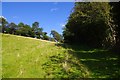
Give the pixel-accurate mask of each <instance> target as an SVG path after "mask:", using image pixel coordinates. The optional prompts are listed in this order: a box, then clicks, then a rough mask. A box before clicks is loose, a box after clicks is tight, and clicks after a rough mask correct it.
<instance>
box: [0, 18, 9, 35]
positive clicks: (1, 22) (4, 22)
mask: <svg viewBox="0 0 120 80" xmlns="http://www.w3.org/2000/svg"><path fill="white" fill-rule="evenodd" d="M7 24H8V22H7V20H6V19H5V18H4V17H3V16H0V26H1V27H2V28H1V29H2V33H4V32H5V29H6V26H7Z"/></svg>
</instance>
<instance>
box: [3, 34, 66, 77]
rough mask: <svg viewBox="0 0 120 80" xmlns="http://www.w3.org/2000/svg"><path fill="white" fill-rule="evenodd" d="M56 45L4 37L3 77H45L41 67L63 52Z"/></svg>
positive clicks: (28, 39) (12, 36) (10, 36)
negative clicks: (50, 58) (49, 59)
mask: <svg viewBox="0 0 120 80" xmlns="http://www.w3.org/2000/svg"><path fill="white" fill-rule="evenodd" d="M63 50H64V49H63V48H60V49H59V48H58V47H56V46H55V43H50V42H44V41H40V40H33V39H32V38H24V37H18V36H15V35H5V34H4V35H2V62H3V64H2V66H3V77H7V78H10V77H11V78H12V77H35V78H38V77H41V78H42V77H44V73H45V72H44V70H43V69H42V67H41V65H42V64H43V63H44V62H46V61H47V59H48V57H49V56H52V55H55V54H58V52H59V53H62V52H63Z"/></svg>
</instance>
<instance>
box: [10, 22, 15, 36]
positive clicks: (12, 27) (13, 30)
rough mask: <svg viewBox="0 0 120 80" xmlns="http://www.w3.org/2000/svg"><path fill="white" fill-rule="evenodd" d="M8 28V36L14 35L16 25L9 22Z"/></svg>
mask: <svg viewBox="0 0 120 80" xmlns="http://www.w3.org/2000/svg"><path fill="white" fill-rule="evenodd" d="M8 26H9V28H10V32H9V33H10V34H15V32H16V28H17V25H16V24H15V23H13V22H11V23H10V24H9V25H8Z"/></svg>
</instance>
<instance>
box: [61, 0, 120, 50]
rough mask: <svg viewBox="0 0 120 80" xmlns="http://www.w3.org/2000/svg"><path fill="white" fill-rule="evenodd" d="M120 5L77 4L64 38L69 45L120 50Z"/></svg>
mask: <svg viewBox="0 0 120 80" xmlns="http://www.w3.org/2000/svg"><path fill="white" fill-rule="evenodd" d="M119 9H120V3H119V2H116V3H115V2H114V3H107V2H104V3H103V2H102V3H100V2H96V3H95V2H91V3H75V6H74V8H73V11H72V13H71V14H70V16H69V19H68V23H67V24H66V26H65V28H64V31H63V36H64V41H65V42H67V43H77V44H78V43H79V44H83V45H88V46H91V47H104V48H108V49H114V50H115V51H119V50H120V16H119V14H120V10H119Z"/></svg>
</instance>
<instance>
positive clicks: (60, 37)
mask: <svg viewBox="0 0 120 80" xmlns="http://www.w3.org/2000/svg"><path fill="white" fill-rule="evenodd" d="M50 34H51V35H52V36H53V38H54V39H55V40H56V41H58V42H61V41H62V36H61V35H60V34H59V33H58V32H57V31H55V30H51V33H50Z"/></svg>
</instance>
